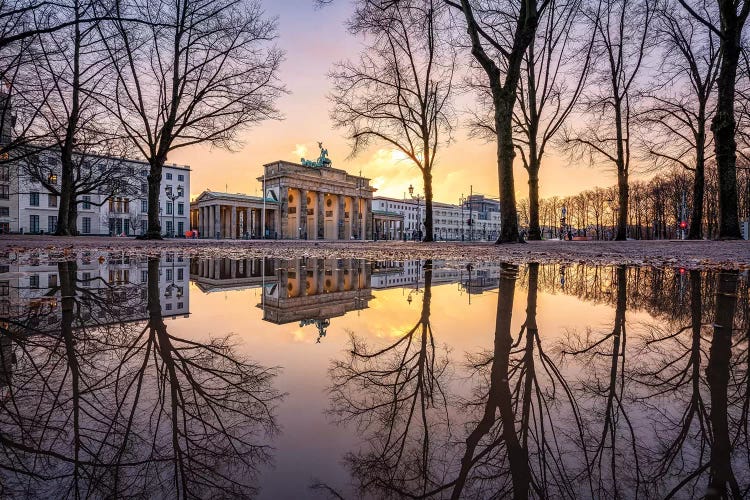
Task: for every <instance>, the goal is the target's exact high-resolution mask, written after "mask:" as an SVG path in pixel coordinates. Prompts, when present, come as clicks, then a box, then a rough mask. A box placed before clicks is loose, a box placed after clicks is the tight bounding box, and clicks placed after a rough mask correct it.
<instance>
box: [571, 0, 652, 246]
mask: <svg viewBox="0 0 750 500" xmlns="http://www.w3.org/2000/svg"><path fill="white" fill-rule="evenodd" d="M584 12H585V13H586V17H587V18H588V20H589V23H590V28H591V29H592V30H594V31H595V32H596V35H597V36H596V38H595V41H594V54H595V57H596V63H595V67H597V68H599V69H598V70H597V71H593V72H592V76H593V78H592V85H589V86H588V87H587V89H586V90H585V91H584V96H583V105H584V106H583V108H584V114H585V116H586V120H587V121H588V123H589V125H588V126H586V127H583V128H582V129H581V130H578V131H572V130H566V133H565V134H564V137H563V141H564V142H565V143H566V144H567V146H568V147H569V150H570V151H571V153H572V154H573V156H574V157H576V158H584V157H586V158H588V159H589V161H590V162H591V163H603V164H607V165H611V166H614V167H615V169H616V171H617V191H618V193H617V198H618V208H619V209H618V214H617V215H618V219H617V234H616V236H615V239H617V240H621V241H624V240H625V239H627V224H628V188H629V184H628V176H629V174H630V161H631V145H632V141H631V139H632V137H631V126H632V118H633V102H632V101H633V99H634V97H635V85H636V78H637V77H638V74H639V72H640V70H641V68H642V66H643V61H644V58H645V56H646V52H647V49H648V43H649V33H650V29H651V24H652V21H653V18H654V6H653V2H651V1H648V0H597V1H594V2H591V3H590V4H589V5H588V7H587V8H586V9H584Z"/></svg>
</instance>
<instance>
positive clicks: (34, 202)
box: [29, 192, 39, 207]
mask: <svg viewBox="0 0 750 500" xmlns="http://www.w3.org/2000/svg"><path fill="white" fill-rule="evenodd" d="M29 205H30V206H32V207H38V206H39V193H37V192H33V193H29Z"/></svg>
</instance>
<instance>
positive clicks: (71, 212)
mask: <svg viewBox="0 0 750 500" xmlns="http://www.w3.org/2000/svg"><path fill="white" fill-rule="evenodd" d="M77 198H78V196H77V194H76V193H75V192H73V193H72V194H71V197H70V208H69V209H68V234H69V235H70V236H78V200H77ZM58 225H59V224H58Z"/></svg>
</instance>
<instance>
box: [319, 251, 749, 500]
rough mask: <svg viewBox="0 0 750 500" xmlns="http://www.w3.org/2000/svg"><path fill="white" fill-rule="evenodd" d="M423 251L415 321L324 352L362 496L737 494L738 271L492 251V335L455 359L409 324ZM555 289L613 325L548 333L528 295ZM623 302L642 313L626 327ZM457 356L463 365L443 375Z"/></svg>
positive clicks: (744, 399)
mask: <svg viewBox="0 0 750 500" xmlns="http://www.w3.org/2000/svg"><path fill="white" fill-rule="evenodd" d="M430 264H431V263H428V265H425V268H424V270H423V276H424V281H423V282H424V292H425V293H424V295H423V302H422V313H421V316H420V317H419V318H420V323H418V324H417V328H415V329H412V330H410V331H408V332H405V335H404V336H403V337H397V338H396V340H395V342H392V343H391V342H386V343H384V344H382V345H380V344H378V345H375V346H368V345H367V344H365V343H364V341H363V340H362V339H360V338H358V337H357V336H356V335H352V338H351V340H350V345H349V348H348V351H349V352H348V353H347V355H346V357H344V358H342V359H340V360H337V361H334V362H333V363H332V365H331V381H332V385H331V387H330V401H331V411H332V414H333V415H334V417H335V418H336V420H337V421H338V422H342V421H343V422H348V421H354V422H355V423H356V424H357V425H358V426H359V430H360V432H362V433H363V434H364V435H365V436H366V448H365V450H366V451H359V452H352V453H350V454H348V455H347V458H346V460H347V463H348V464H349V468H350V471H351V473H352V477H353V479H354V481H355V484H356V485H357V487H358V489H359V492H360V493H361V494H362V495H366V494H369V495H372V496H375V497H409V498H415V497H416V498H423V497H439V498H444V497H445V498H447V497H451V498H509V497H514V498H529V497H539V498H550V497H552V498H558V497H559V498H603V497H613V498H619V497H624V498H636V497H644V498H673V497H677V498H684V497H689V498H695V497H705V498H744V497H745V496H746V495H747V494H748V491H749V490H748V488H749V487H750V486H749V485H750V477H749V474H748V465H750V454H749V453H748V451H749V448H748V439H747V429H748V423H747V416H748V402H749V401H750V397H749V396H750V391H749V389H750V385H748V370H747V368H748V355H747V353H748V351H747V349H748V327H747V322H746V317H747V315H746V312H747V307H748V300H747V282H746V281H745V280H742V281H741V285H742V286H741V287H740V286H739V284H738V283H740V281H739V280H738V275H737V273H736V272H720V273H701V272H698V271H691V272H689V273H688V272H685V271H677V270H675V271H666V270H657V269H651V270H644V269H635V268H626V267H624V266H615V267H608V268H587V267H585V266H577V267H573V268H567V269H565V268H562V269H560V268H558V267H557V266H540V265H538V264H530V265H528V266H525V267H523V268H521V269H519V268H518V267H517V266H514V265H510V264H503V265H500V266H499V268H498V270H499V278H498V279H497V310H496V316H495V328H494V342H493V347H492V349H491V350H489V351H486V352H479V353H474V354H472V353H468V358H467V359H468V363H463V365H462V364H461V363H460V361H459V362H458V363H457V360H456V359H455V358H451V359H449V358H448V357H445V358H443V357H441V358H438V359H440V360H441V361H440V362H438V363H435V359H436V355H435V341H434V338H433V337H432V331H431V330H430V329H429V328H427V329H424V330H419V328H418V327H419V325H420V324H427V325H429V311H430V303H429V301H430V297H431V274H432V266H431V265H430ZM558 276H559V277H560V279H559V280H558ZM519 282H520V283H519ZM644 283H646V284H648V287H644ZM519 289H520V290H524V289H525V291H526V301H525V315H524V316H523V318H522V320H521V321H520V322H519V321H516V322H515V323H514V321H513V311H514V305H515V301H516V295H517V292H518V290H519ZM665 289H666V290H667V291H666V292H665ZM550 290H552V291H553V292H554V293H564V294H571V295H575V296H577V297H581V298H585V299H586V300H590V301H592V302H597V303H607V304H611V305H612V306H613V310H612V317H611V320H610V326H609V327H605V328H599V327H593V326H592V325H589V324H587V323H586V322H585V321H583V322H581V323H582V328H580V329H577V330H571V331H568V332H567V333H566V334H565V335H563V336H547V335H545V334H544V332H540V331H539V327H538V322H537V316H538V314H540V313H539V306H538V294H539V292H540V291H546V292H548V291H550ZM738 296H739V297H740V298H741V299H742V300H741V302H742V304H741V307H740V308H744V309H745V312H744V313H740V314H737V313H736V309H737V302H738ZM685 304H687V305H688V307H687V308H685V309H684V310H682V309H681V307H682V306H683V305H685ZM629 307H632V308H633V309H636V310H639V311H642V310H648V311H649V312H650V313H652V314H653V315H654V316H653V319H652V320H649V321H646V322H642V321H637V322H636V325H637V327H638V328H636V329H634V328H633V327H632V325H631V327H630V328H629V327H628V324H629V322H631V321H632V318H633V315H632V314H628V308H629ZM709 310H710V311H711V312H710V313H707V314H704V311H709ZM557 312H558V313H559V311H557ZM425 314H426V315H427V316H425ZM636 316H637V315H636ZM704 316H708V317H710V318H712V319H713V321H711V320H709V319H708V318H706V317H704ZM425 318H427V319H426V320H425ZM628 318H630V320H629V319H628ZM425 321H426V323H425ZM518 323H520V326H519V327H518V328H517V329H516V332H518V333H516V334H514V333H513V332H514V327H513V325H514V324H518ZM419 332H422V333H423V334H426V335H424V336H422V337H420V336H419V335H417V336H416V338H414V335H415V333H417V334H418V333H419ZM467 333H469V332H467ZM471 334H476V335H481V332H471ZM412 346H413V350H410V348H411V347H412ZM420 347H421V349H420ZM399 348H400V349H399ZM435 366H437V367H438V369H437V370H430V369H429V368H432V367H435ZM452 369H453V370H455V371H462V372H463V374H464V377H463V378H461V379H460V381H459V383H453V384H450V383H448V384H446V383H445V380H443V379H444V376H445V374H446V373H450V372H451V371H452ZM467 384H468V385H471V391H470V392H471V396H470V397H463V396H461V392H462V390H461V389H462V388H461V386H462V385H467ZM449 388H452V389H453V393H451V392H450V390H449ZM436 394H438V395H439V398H435V395H436ZM317 486H318V488H320V485H317Z"/></svg>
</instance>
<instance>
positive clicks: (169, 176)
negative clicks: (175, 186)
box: [167, 172, 172, 181]
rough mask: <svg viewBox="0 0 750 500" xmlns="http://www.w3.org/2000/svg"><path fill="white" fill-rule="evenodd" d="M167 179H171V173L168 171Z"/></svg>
mask: <svg viewBox="0 0 750 500" xmlns="http://www.w3.org/2000/svg"><path fill="white" fill-rule="evenodd" d="M167 180H168V181H171V180H172V174H170V173H169V172H167Z"/></svg>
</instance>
